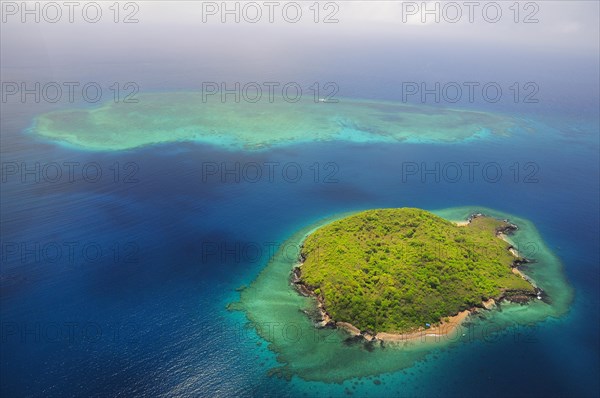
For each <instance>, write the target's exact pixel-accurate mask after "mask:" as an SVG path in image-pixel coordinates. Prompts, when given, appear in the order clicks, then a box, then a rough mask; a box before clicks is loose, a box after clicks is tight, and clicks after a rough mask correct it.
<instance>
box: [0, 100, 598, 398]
mask: <svg viewBox="0 0 600 398" xmlns="http://www.w3.org/2000/svg"><path fill="white" fill-rule="evenodd" d="M5 111H6V112H5V113H3V115H5V116H4V117H3V120H2V162H3V165H6V164H7V163H10V162H17V163H18V164H20V163H21V162H24V163H26V165H27V167H30V168H33V167H35V166H34V165H35V163H36V162H39V163H40V165H41V167H43V166H44V165H47V164H49V163H51V162H59V163H63V162H79V164H80V165H89V164H91V163H95V164H96V167H97V168H98V167H99V168H100V169H101V170H102V178H100V180H99V181H98V182H89V181H85V180H83V178H82V177H81V173H80V172H77V171H76V173H75V181H74V182H69V181H68V178H67V177H66V176H63V177H62V178H60V179H59V181H58V182H55V183H54V182H50V181H48V179H49V178H47V177H48V176H46V175H43V174H42V176H41V181H40V182H35V181H34V180H33V178H34V177H33V176H32V175H29V176H28V179H27V180H26V181H25V182H23V181H21V179H20V176H19V175H17V176H15V175H12V174H7V173H5V172H3V178H6V181H3V182H2V204H1V214H0V215H1V218H2V224H1V237H2V256H3V257H2V268H1V270H0V271H1V276H2V280H1V283H2V285H1V290H0V294H1V297H0V299H1V300H0V310H1V321H2V330H1V338H2V344H1V352H0V376H1V383H0V386H1V391H0V395H1V396H3V397H4V396H6V397H9V396H61V397H62V396H136V395H138V396H139V395H152V396H156V395H168V396H177V395H181V394H191V395H195V396H233V395H235V396H316V395H319V396H345V395H346V390H347V389H350V391H352V392H353V393H354V395H355V396H361V395H365V394H370V395H374V396H387V395H392V396H405V395H406V396H473V397H475V396H478V397H479V396H495V397H505V396H544V397H551V396H597V395H598V393H599V391H600V390H599V386H598V379H597V376H598V374H599V370H600V368H599V366H600V365H599V354H598V352H599V342H598V336H599V332H600V330H599V324H598V320H599V319H600V318H599V314H598V308H599V278H598V275H599V264H600V259H599V254H598V248H599V247H600V246H599V242H598V239H599V232H600V231H599V214H598V213H599V212H598V203H599V185H598V184H599V182H598V181H599V170H598V160H599V159H598V153H599V152H598V150H599V145H598V120H597V115H596V116H594V115H593V114H592V115H591V116H589V114H588V115H587V116H586V114H584V115H582V117H578V118H572V117H571V118H568V117H565V118H562V119H561V117H560V116H557V115H555V114H553V113H552V112H547V113H544V112H543V111H540V112H538V113H537V114H536V115H534V117H532V120H531V122H532V123H536V125H535V133H528V132H523V131H522V132H517V133H516V134H515V135H514V136H513V137H511V138H494V139H491V140H480V141H473V142H469V143H465V144H449V145H439V144H435V145H434V144H409V145H400V144H399V145H379V144H376V145H372V144H369V145H360V144H344V143H313V144H302V145H295V146H289V147H285V148H278V149H273V150H269V151H264V152H228V151H224V150H222V149H218V148H213V147H208V146H202V145H196V144H192V143H174V144H168V145H159V146H154V147H147V148H143V149H138V150H131V151H123V152H114V153H96V152H86V151H82V150H78V149H74V148H67V147H64V146H60V145H56V144H54V143H50V142H45V141H44V140H42V139H39V138H37V137H34V136H32V135H30V134H28V133H26V132H25V130H26V128H27V126H28V125H29V124H30V123H31V119H32V117H33V116H34V115H35V114H37V113H39V112H42V111H43V109H42V107H39V108H35V107H30V108H29V110H28V112H25V113H17V112H11V109H10V108H8V107H7V108H5ZM575 120H576V121H577V123H576V124H575V122H574V121H575ZM117 162H118V164H119V166H116V163H117ZM207 162H216V163H217V164H220V163H221V162H229V163H230V164H231V163H233V162H240V164H242V165H243V164H248V163H249V162H256V163H258V164H261V165H262V164H264V162H279V165H281V167H282V166H283V165H286V164H290V163H291V162H296V163H297V164H298V165H299V166H300V168H301V169H302V172H303V175H302V177H301V178H300V179H299V181H298V182H295V183H294V182H290V181H288V180H286V178H284V176H282V174H281V168H280V167H279V166H277V167H276V168H275V174H274V180H273V182H270V181H269V180H268V179H267V178H262V179H261V180H260V181H259V182H256V183H253V182H250V181H248V179H246V180H244V178H243V176H242V179H241V181H240V182H239V183H237V182H235V181H234V179H233V177H231V176H229V177H228V178H226V180H225V181H222V180H221V178H219V177H215V176H209V177H208V178H205V181H203V172H202V167H203V164H206V163H207ZM407 162H411V163H416V164H418V165H419V166H421V163H422V162H425V164H426V165H427V166H428V167H430V168H433V167H434V164H435V162H439V163H440V165H446V164H448V163H450V162H456V163H459V164H462V163H464V162H479V163H480V164H481V165H483V164H486V163H489V162H496V163H497V164H498V165H499V166H500V169H501V170H502V173H503V174H502V178H500V180H499V181H498V182H491V181H489V180H490V179H494V174H490V175H486V176H485V177H484V176H483V175H482V174H481V169H476V172H475V174H474V179H473V181H469V179H468V178H467V176H466V175H465V174H463V176H462V177H461V178H459V179H458V181H457V182H454V183H453V182H450V181H447V180H448V178H446V179H444V178H443V177H444V176H443V175H442V176H441V177H442V178H441V180H440V182H436V181H435V179H434V176H432V175H427V176H425V178H426V180H425V181H424V182H422V181H421V179H420V176H419V175H417V176H413V175H410V176H406V175H405V174H404V173H403V164H404V167H406V164H407ZM315 163H318V166H317V168H318V169H319V170H320V174H319V178H318V179H317V180H315V174H314V169H315ZM328 163H333V164H335V165H336V166H337V169H336V170H337V172H336V173H335V175H334V176H333V177H332V178H334V179H335V180H337V182H329V183H325V182H324V181H323V178H324V176H325V174H327V172H328V171H331V169H325V165H326V164H328ZM515 163H518V166H517V168H518V169H519V170H520V174H519V176H518V177H516V178H515V175H514V167H515V166H514V165H515ZM530 163H531V164H533V165H534V166H526V165H528V164H530ZM311 167H312V168H311ZM511 167H512V168H511ZM526 167H528V168H526ZM531 167H533V169H532V168H531ZM115 169H118V170H119V175H118V176H116V175H115ZM76 170H79V169H76ZM532 170H534V171H535V174H534V175H530V177H531V178H532V179H530V180H527V181H529V182H526V181H525V180H526V176H527V175H529V174H528V173H530V172H532ZM5 171H6V170H5ZM48 173H50V171H48ZM287 177H288V178H289V175H288V176H287ZM50 178H51V177H50ZM449 178H453V176H450V177H449ZM486 178H487V180H486ZM465 205H481V206H485V207H489V208H494V209H498V210H501V211H504V212H508V213H512V214H515V215H519V216H522V217H524V218H527V219H529V220H531V221H532V222H533V223H534V224H535V225H536V226H537V228H538V229H539V230H540V232H541V234H542V236H543V237H544V239H545V240H546V242H547V243H548V244H549V246H550V247H551V248H552V249H553V250H554V251H555V253H556V254H557V255H558V256H559V257H560V259H561V260H562V262H563V265H564V268H565V272H566V275H567V277H568V280H569V282H570V283H571V284H572V285H573V287H574V289H575V299H574V302H573V304H572V307H571V310H570V312H569V314H568V315H567V316H566V317H564V318H561V319H559V320H548V321H547V322H544V323H542V324H539V325H537V327H536V328H535V329H532V330H528V331H527V334H528V336H529V338H527V339H516V338H515V336H514V335H512V334H506V335H498V336H496V337H497V338H495V339H494V340H495V341H493V342H488V341H478V342H472V343H469V344H465V345H461V346H459V347H456V348H453V349H451V350H447V351H443V352H436V353H433V354H432V355H430V356H429V357H428V359H427V360H426V361H424V362H422V363H419V364H418V365H416V366H415V367H413V368H411V369H408V370H406V371H403V372H398V373H394V374H387V375H382V376H381V377H379V378H378V379H379V380H380V381H381V382H382V383H381V384H380V385H376V384H374V383H373V379H362V380H357V381H349V382H346V383H344V384H342V385H338V384H332V385H327V384H322V383H312V382H310V383H309V382H304V381H302V380H299V379H297V378H294V379H292V381H285V380H282V379H278V378H274V377H269V376H268V375H267V371H268V369H269V368H270V367H273V366H276V365H277V363H276V360H275V355H274V354H273V353H272V352H270V351H269V350H268V348H267V347H266V344H265V343H261V341H260V339H259V338H258V337H257V336H256V335H255V333H254V332H253V331H252V330H248V329H246V328H245V327H244V325H245V322H246V320H245V318H244V315H243V314H242V313H237V312H235V313H231V312H228V311H227V310H226V309H225V306H226V304H227V303H229V302H232V301H235V300H236V299H237V297H238V293H237V292H236V291H235V288H237V287H239V286H241V285H243V284H249V283H250V282H251V281H252V280H253V278H254V277H255V276H256V275H257V273H258V272H259V271H260V270H261V269H262V267H264V265H265V263H266V261H267V260H268V257H269V253H270V252H271V250H272V248H273V247H275V246H277V245H278V244H281V243H282V242H283V241H284V240H285V239H286V238H287V237H288V236H290V235H291V234H292V233H293V232H294V231H295V230H297V229H299V228H300V227H302V226H305V225H308V224H310V223H312V222H315V221H317V220H319V219H320V218H323V217H326V216H328V215H331V214H334V213H337V212H342V211H347V210H356V209H366V208H374V207H402V206H415V207H421V208H425V209H440V208H447V207H454V206H465ZM57 247H58V248H59V249H57ZM70 248H73V249H72V251H70V250H71V249H70ZM257 248H259V249H258V250H257ZM58 255H60V256H61V257H60V258H56V256H58Z"/></svg>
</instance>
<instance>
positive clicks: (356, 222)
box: [296, 208, 536, 333]
mask: <svg viewBox="0 0 600 398" xmlns="http://www.w3.org/2000/svg"><path fill="white" fill-rule="evenodd" d="M512 229H514V226H513V225H512V224H509V223H507V222H505V221H501V220H497V219H494V218H490V217H483V216H481V217H475V218H472V219H471V221H470V222H469V223H468V224H467V225H465V226H458V225H456V224H455V223H452V222H450V221H447V220H445V219H443V218H441V217H439V216H436V215H434V214H432V213H430V212H427V211H425V210H420V209H413V208H401V209H378V210H368V211H363V212H360V213H357V214H354V215H352V216H349V217H346V218H343V219H340V220H337V221H334V222H332V223H330V224H328V225H325V226H323V227H321V228H319V229H317V230H316V231H314V232H313V233H312V234H310V235H309V236H308V237H307V238H306V240H305V241H304V244H303V248H302V252H301V256H302V258H303V264H302V265H301V266H300V267H299V268H297V269H296V275H297V276H298V277H299V279H298V280H297V284H298V285H299V286H300V287H301V288H302V289H304V290H308V291H310V292H311V294H313V295H315V296H317V298H318V300H319V301H320V303H321V304H322V306H323V309H324V310H325V311H326V312H327V314H328V315H329V316H330V317H331V318H332V319H333V320H334V321H336V322H347V323H350V324H352V325H354V326H355V327H357V328H358V329H360V330H362V331H369V332H371V333H378V332H389V333H403V332H408V331H413V330H416V329H418V328H420V327H423V326H424V325H425V324H426V323H429V324H436V323H439V322H440V321H442V320H443V319H444V318H445V317H448V316H452V315H456V314H457V313H459V312H460V311H464V310H467V309H470V308H473V307H476V306H481V305H482V301H485V300H488V299H490V298H494V299H500V298H503V297H508V298H510V297H511V296H512V297H520V298H524V297H525V298H527V297H535V294H536V289H535V287H534V286H532V284H531V283H530V282H529V281H527V280H525V279H524V278H523V277H522V276H520V275H519V274H518V273H515V272H513V266H514V265H515V264H518V263H519V262H520V261H521V260H522V259H518V258H515V256H514V255H513V253H511V252H510V251H509V249H510V248H511V246H510V244H509V243H508V242H506V241H505V240H503V239H501V238H500V237H499V236H498V235H499V234H500V233H502V232H506V231H511V230H512ZM516 301H518V300H516Z"/></svg>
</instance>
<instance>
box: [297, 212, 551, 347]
mask: <svg viewBox="0 0 600 398" xmlns="http://www.w3.org/2000/svg"><path fill="white" fill-rule="evenodd" d="M477 217H485V215H484V214H482V213H475V214H472V215H471V216H469V217H468V218H467V220H466V221H464V222H460V223H457V224H458V225H461V226H466V225H468V224H470V223H471V222H472V220H473V219H475V218H477ZM502 221H504V222H505V223H506V226H503V227H501V228H497V229H496V236H497V237H499V238H500V239H503V240H505V241H506V242H507V243H509V247H508V250H509V252H510V253H511V254H512V255H513V256H514V257H515V260H514V261H513V262H512V264H511V266H512V269H513V272H514V273H516V274H518V275H520V276H521V277H522V278H523V279H525V280H527V281H528V282H529V283H531V284H532V286H533V287H534V292H533V293H532V292H530V291H526V290H510V291H505V292H503V293H502V294H501V295H500V296H499V297H497V298H490V299H488V300H487V301H484V302H482V303H481V305H480V306H475V307H472V308H469V309H468V310H465V311H461V312H459V313H458V314H455V315H453V316H450V317H447V318H449V321H448V322H441V323H440V325H439V326H438V327H437V328H435V327H432V328H429V329H426V328H420V329H418V330H415V331H410V332H406V333H402V334H398V333H385V332H379V333H377V334H375V333H373V332H372V331H368V330H360V329H359V328H357V327H355V326H354V325H352V324H350V323H348V322H336V321H335V320H334V319H332V317H331V316H330V315H329V314H328V312H327V309H326V308H325V303H324V301H323V297H321V296H320V295H318V294H315V293H314V289H315V288H314V287H311V286H308V285H306V284H305V283H304V282H303V281H302V277H301V276H302V271H301V267H302V264H304V261H305V260H306V258H305V257H304V255H303V254H302V251H301V253H300V256H299V259H298V264H297V265H296V266H295V267H294V268H293V270H292V272H291V278H290V283H291V284H292V285H293V286H294V287H295V289H296V291H297V292H298V293H299V294H300V295H302V296H305V297H314V298H315V299H316V301H317V307H316V309H315V311H314V312H310V311H303V312H304V313H305V314H306V315H307V316H309V317H310V318H311V319H312V320H313V322H314V324H315V327H317V328H330V329H336V328H339V329H344V330H345V331H347V332H348V333H349V335H350V336H349V337H348V338H347V339H346V342H347V343H352V342H363V343H367V344H372V343H375V342H378V341H379V342H380V343H381V344H383V343H384V342H398V341H407V340H411V339H417V338H423V337H426V336H442V335H446V334H449V333H451V332H452V331H453V330H454V329H455V328H457V327H458V326H460V324H461V323H462V322H463V321H464V320H465V319H466V318H467V317H468V316H469V315H471V314H473V313H477V312H479V311H481V310H491V309H492V308H493V307H495V306H496V305H498V304H500V303H501V302H502V301H504V300H506V301H508V302H511V303H518V304H522V305H524V304H527V303H528V302H529V301H531V300H534V299H538V300H543V301H546V302H548V301H549V299H548V296H547V295H546V293H545V292H544V291H543V290H542V289H540V288H539V287H538V286H536V284H535V282H534V281H533V280H532V279H531V278H529V277H528V276H527V275H525V274H523V273H522V272H521V271H520V270H519V269H518V267H519V266H521V265H523V264H531V263H535V261H534V260H530V259H528V258H526V257H523V256H521V255H520V253H519V252H518V250H517V248H515V247H514V246H513V245H512V244H511V243H510V242H509V241H508V239H507V237H508V236H510V235H513V234H514V233H515V232H516V231H517V230H518V226H517V225H515V224H513V223H511V222H509V221H508V220H507V219H505V220H502ZM444 326H445V328H443V327H444ZM444 329H445V330H444ZM436 330H438V332H437V333H432V332H434V331H436ZM369 347H371V345H369Z"/></svg>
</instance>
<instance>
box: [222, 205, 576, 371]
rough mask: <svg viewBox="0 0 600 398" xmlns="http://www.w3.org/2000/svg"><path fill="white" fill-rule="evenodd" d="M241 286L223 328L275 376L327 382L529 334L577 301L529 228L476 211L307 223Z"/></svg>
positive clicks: (345, 216)
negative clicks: (260, 358) (253, 348)
mask: <svg viewBox="0 0 600 398" xmlns="http://www.w3.org/2000/svg"><path fill="white" fill-rule="evenodd" d="M409 215H410V216H409ZM396 223H397V224H396ZM413 229H414V232H413ZM326 242H329V243H328V244H326ZM325 259H330V260H331V262H330V261H324V260H325ZM399 265H402V266H403V267H405V268H404V269H403V268H401V267H399ZM311 267H314V269H312V270H311ZM338 267H339V270H338V269H337V268H338ZM409 267H411V268H409ZM396 268H397V269H396ZM367 271H368V272H367ZM410 271H412V272H410ZM434 277H435V278H434ZM402 278H404V279H402ZM241 283H243V287H241V288H240V289H239V291H237V292H232V294H233V295H234V296H235V295H239V300H236V301H233V302H229V303H228V304H227V308H228V309H229V310H230V311H233V312H232V313H231V318H230V319H229V320H230V321H231V322H232V323H231V324H228V330H231V331H235V333H236V335H237V336H239V338H240V341H241V342H244V343H250V344H251V345H253V346H254V344H256V347H258V350H259V351H260V352H259V355H261V356H263V358H265V360H268V361H271V364H272V365H271V366H269V367H268V373H269V374H272V375H275V376H279V377H284V378H286V379H287V378H291V377H294V376H298V377H300V378H302V379H304V380H311V381H319V382H325V383H341V382H344V381H347V380H348V379H352V378H360V377H370V376H378V375H382V374H385V373H389V372H395V371H398V370H400V369H408V368H410V367H412V366H414V365H415V364H416V363H418V362H420V361H423V360H424V359H426V358H427V356H428V355H436V354H434V353H435V352H437V350H440V349H441V350H445V349H447V348H451V347H456V346H458V345H461V344H464V343H469V342H473V341H490V340H489V339H490V338H492V339H495V337H493V336H496V333H498V332H500V333H499V335H504V333H505V332H506V333H508V332H509V331H510V332H511V333H514V335H515V338H522V337H523V335H522V333H523V332H524V331H525V330H527V329H524V328H528V327H530V326H534V325H535V324H536V323H538V322H541V321H545V320H547V319H549V318H554V319H557V318H559V317H561V316H563V315H564V314H566V313H567V312H568V310H569V307H570V304H571V302H572V300H573V296H574V294H573V289H572V287H571V286H570V284H569V283H568V281H567V279H566V277H565V274H564V272H563V267H562V264H561V262H560V259H559V258H558V257H557V256H556V255H555V254H554V253H553V251H552V250H551V249H550V247H549V246H548V245H547V244H546V243H545V242H544V239H543V238H542V236H541V234H540V233H539V231H538V230H537V228H536V227H535V225H534V224H533V223H532V222H531V221H529V220H527V219H525V218H523V217H521V216H518V215H515V214H509V213H505V212H501V211H498V210H496V209H490V208H486V207H481V206H465V207H455V208H449V209H435V210H429V211H425V210H419V209H402V208H396V209H383V210H375V209H374V210H359V211H351V212H343V213H334V214H331V215H329V216H327V217H326V218H316V219H314V220H313V221H312V222H306V220H304V221H303V222H302V223H301V224H300V225H299V226H298V228H297V229H296V230H295V232H293V233H292V234H291V235H289V236H287V238H286V239H284V240H282V244H281V246H280V248H279V249H278V250H277V251H276V252H275V253H274V254H273V256H272V257H271V258H270V259H269V261H268V262H267V264H265V265H264V267H261V271H260V272H259V273H258V274H257V275H256V276H255V277H253V279H252V280H246V279H244V280H243V281H241ZM317 289H319V290H318V291H317ZM301 293H303V294H301ZM320 307H322V308H320ZM237 311H241V312H242V313H243V315H241V314H240V313H237ZM454 314H456V316H453V315H454ZM325 315H327V316H329V317H330V319H327V317H326V316H325ZM427 324H429V326H427ZM352 328H355V329H354V332H352ZM519 336H521V337H519ZM492 341H493V340H492ZM265 342H266V343H267V344H263V343H265Z"/></svg>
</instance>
